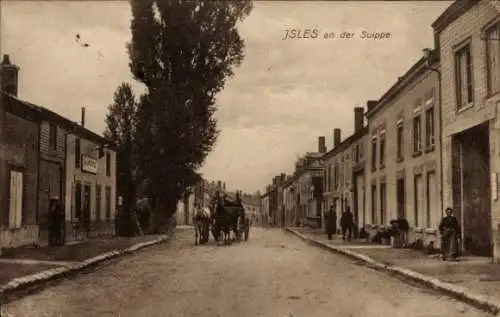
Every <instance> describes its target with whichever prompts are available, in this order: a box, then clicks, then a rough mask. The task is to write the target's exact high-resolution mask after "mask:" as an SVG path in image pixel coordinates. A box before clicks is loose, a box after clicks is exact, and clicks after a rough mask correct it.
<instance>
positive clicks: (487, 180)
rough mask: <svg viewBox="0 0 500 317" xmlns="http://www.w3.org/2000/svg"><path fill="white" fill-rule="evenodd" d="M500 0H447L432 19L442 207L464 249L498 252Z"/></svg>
mask: <svg viewBox="0 0 500 317" xmlns="http://www.w3.org/2000/svg"><path fill="white" fill-rule="evenodd" d="M499 9H500V5H499V4H498V3H496V2H495V1H486V0H482V1H479V0H465V1H455V2H453V3H452V4H451V5H450V6H449V7H448V8H447V9H446V10H445V11H444V12H443V13H442V14H441V15H440V16H439V17H438V18H437V19H436V21H435V22H434V23H433V25H432V27H433V29H434V39H435V46H436V48H437V50H438V51H439V55H440V60H441V89H442V93H441V95H442V96H441V97H442V102H441V109H442V153H443V165H442V168H443V179H444V182H443V183H444V184H445V185H444V187H443V201H444V207H448V206H450V207H453V208H454V211H455V213H456V215H457V217H458V218H459V220H460V221H461V224H462V226H463V230H462V232H463V237H462V241H463V243H464V248H465V252H466V253H469V254H477V255H489V256H491V255H494V257H495V258H496V259H499V258H500V212H499V210H500V208H499V207H500V201H499V199H498V194H499V193H498V178H499V177H498V173H499V172H500V157H499V155H498V153H499V151H500V145H499V144H500V142H499V141H500V131H499V128H500V118H499V116H498V115H497V113H498V111H499V105H500V94H499V92H500V67H499V65H500V64H499V61H500V58H499V57H500V45H499V43H500V13H499V12H500V11H499Z"/></svg>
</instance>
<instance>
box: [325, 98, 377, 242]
mask: <svg viewBox="0 0 500 317" xmlns="http://www.w3.org/2000/svg"><path fill="white" fill-rule="evenodd" d="M366 135H367V128H366V127H365V125H364V108H363V107H355V108H354V133H353V134H352V135H351V136H349V137H348V138H346V139H345V140H344V141H341V130H340V129H338V128H336V129H334V130H333V148H332V149H331V150H330V151H328V152H327V153H325V154H324V155H323V162H324V171H323V179H324V184H325V186H324V196H323V207H322V209H323V212H325V211H327V210H328V209H329V208H330V206H332V205H333V206H335V208H336V212H337V219H338V220H337V221H338V222H339V224H340V216H341V214H342V212H343V211H345V210H346V207H347V206H349V208H350V210H351V212H352V213H353V215H354V221H355V231H356V232H358V231H359V229H360V228H361V227H362V226H363V225H364V224H365V221H364V220H365V218H366V212H365V180H366V169H365V153H366V145H367V141H366ZM356 232H355V233H356Z"/></svg>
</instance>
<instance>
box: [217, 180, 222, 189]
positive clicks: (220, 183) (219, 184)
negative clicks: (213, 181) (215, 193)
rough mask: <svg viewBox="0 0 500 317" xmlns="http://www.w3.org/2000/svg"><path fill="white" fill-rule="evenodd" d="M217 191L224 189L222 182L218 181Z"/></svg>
mask: <svg viewBox="0 0 500 317" xmlns="http://www.w3.org/2000/svg"><path fill="white" fill-rule="evenodd" d="M217 189H222V182H221V181H217Z"/></svg>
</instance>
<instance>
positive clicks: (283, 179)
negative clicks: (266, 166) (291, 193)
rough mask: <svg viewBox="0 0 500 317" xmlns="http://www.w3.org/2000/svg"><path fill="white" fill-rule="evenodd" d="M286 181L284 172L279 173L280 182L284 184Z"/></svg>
mask: <svg viewBox="0 0 500 317" xmlns="http://www.w3.org/2000/svg"><path fill="white" fill-rule="evenodd" d="M285 181H286V174H285V173H281V184H284V183H285Z"/></svg>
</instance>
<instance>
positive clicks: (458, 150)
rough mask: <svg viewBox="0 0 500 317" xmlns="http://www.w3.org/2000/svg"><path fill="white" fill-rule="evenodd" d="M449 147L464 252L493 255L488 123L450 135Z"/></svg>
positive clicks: (455, 205)
mask: <svg viewBox="0 0 500 317" xmlns="http://www.w3.org/2000/svg"><path fill="white" fill-rule="evenodd" d="M452 144H453V152H452V170H453V183H454V184H455V186H454V188H453V202H454V204H453V205H454V212H455V216H456V217H457V218H458V220H459V222H460V223H461V225H462V244H463V248H464V251H465V252H466V253H467V254H470V255H477V256H492V254H493V245H492V228H491V225H492V224H491V222H492V221H491V203H490V201H491V197H490V196H491V192H490V182H489V179H490V177H491V176H490V154H489V151H490V146H489V124H488V123H484V124H481V125H478V126H475V127H473V128H470V129H468V130H466V131H464V132H462V133H460V134H458V135H455V136H453V137H452ZM471 163H472V164H471Z"/></svg>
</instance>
